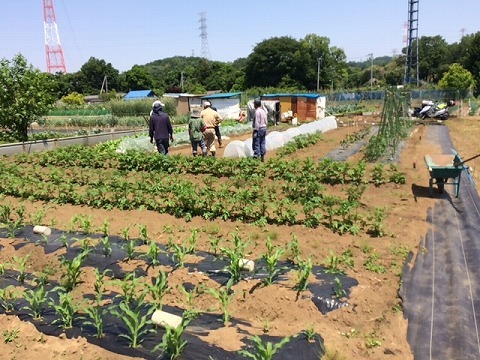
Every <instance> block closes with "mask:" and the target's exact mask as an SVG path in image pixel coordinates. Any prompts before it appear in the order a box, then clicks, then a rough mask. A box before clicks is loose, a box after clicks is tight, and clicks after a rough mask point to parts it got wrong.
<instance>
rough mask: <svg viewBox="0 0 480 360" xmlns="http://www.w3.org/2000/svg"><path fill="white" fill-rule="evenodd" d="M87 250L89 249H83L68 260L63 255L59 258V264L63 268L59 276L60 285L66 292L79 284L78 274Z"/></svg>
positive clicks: (87, 252)
mask: <svg viewBox="0 0 480 360" xmlns="http://www.w3.org/2000/svg"><path fill="white" fill-rule="evenodd" d="M89 252H90V250H87V251H83V252H81V253H80V254H78V255H77V256H76V257H75V258H74V259H73V260H68V259H66V258H64V257H62V258H61V259H60V264H61V266H62V268H63V270H64V272H63V274H62V276H61V279H62V285H63V287H64V288H65V290H66V291H67V292H70V291H72V290H73V289H75V287H76V286H77V285H78V284H79V282H80V275H81V274H82V264H83V261H84V260H85V258H86V257H87V256H88V254H89Z"/></svg>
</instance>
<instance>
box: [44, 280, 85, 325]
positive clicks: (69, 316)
mask: <svg viewBox="0 0 480 360" xmlns="http://www.w3.org/2000/svg"><path fill="white" fill-rule="evenodd" d="M55 290H57V295H58V304H57V303H56V302H55V300H53V299H52V298H50V302H49V305H50V306H51V307H53V309H54V310H55V313H56V314H57V315H58V316H59V317H60V318H59V319H57V320H54V321H53V323H52V324H56V323H60V324H61V327H62V328H63V329H70V328H72V327H73V321H74V319H75V317H76V315H77V313H78V310H79V309H80V307H79V306H78V304H76V303H75V302H74V300H73V297H72V295H71V294H70V293H65V292H63V289H61V288H59V287H57V288H54V289H53V290H52V291H55ZM59 290H60V291H59Z"/></svg>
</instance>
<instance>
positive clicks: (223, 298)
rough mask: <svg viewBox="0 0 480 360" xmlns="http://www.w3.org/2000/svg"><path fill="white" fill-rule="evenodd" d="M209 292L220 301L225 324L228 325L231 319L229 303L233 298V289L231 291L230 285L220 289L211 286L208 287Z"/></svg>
mask: <svg viewBox="0 0 480 360" xmlns="http://www.w3.org/2000/svg"><path fill="white" fill-rule="evenodd" d="M208 293H210V294H211V295H212V296H213V297H214V298H215V299H217V300H218V301H219V302H220V310H221V311H222V319H223V324H224V325H227V324H228V322H229V321H230V311H229V305H230V303H231V302H232V300H233V295H234V293H233V291H231V289H230V288H229V287H222V288H220V289H218V290H216V289H213V288H210V289H208Z"/></svg>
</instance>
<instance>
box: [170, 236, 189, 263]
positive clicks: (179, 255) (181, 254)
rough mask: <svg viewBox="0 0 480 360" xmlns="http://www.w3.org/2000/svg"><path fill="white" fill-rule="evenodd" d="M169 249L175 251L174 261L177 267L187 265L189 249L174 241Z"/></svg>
mask: <svg viewBox="0 0 480 360" xmlns="http://www.w3.org/2000/svg"><path fill="white" fill-rule="evenodd" d="M169 249H171V250H172V251H173V254H172V261H173V262H174V263H175V267H177V268H182V267H183V266H184V265H185V258H186V257H187V255H188V254H189V249H188V248H187V247H186V246H184V245H178V244H176V243H174V242H173V241H172V242H171V243H169Z"/></svg>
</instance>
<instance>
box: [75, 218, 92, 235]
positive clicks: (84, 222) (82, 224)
mask: <svg viewBox="0 0 480 360" xmlns="http://www.w3.org/2000/svg"><path fill="white" fill-rule="evenodd" d="M70 228H71V230H72V231H77V230H81V231H83V233H84V234H85V235H89V234H91V233H92V230H93V218H92V216H91V215H89V216H87V215H83V214H77V215H74V216H73V217H72V219H71V220H70Z"/></svg>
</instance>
